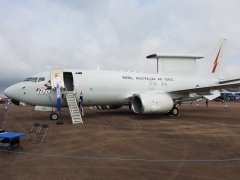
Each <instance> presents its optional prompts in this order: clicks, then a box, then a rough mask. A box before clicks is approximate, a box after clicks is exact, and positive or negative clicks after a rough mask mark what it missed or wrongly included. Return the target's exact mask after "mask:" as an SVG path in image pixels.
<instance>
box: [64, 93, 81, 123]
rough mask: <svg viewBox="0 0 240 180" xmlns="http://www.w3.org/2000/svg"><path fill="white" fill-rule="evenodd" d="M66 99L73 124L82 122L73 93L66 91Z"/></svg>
mask: <svg viewBox="0 0 240 180" xmlns="http://www.w3.org/2000/svg"><path fill="white" fill-rule="evenodd" d="M66 99H67V103H68V107H69V111H70V114H71V118H72V123H73V124H79V123H83V120H82V116H81V113H80V111H79V108H78V104H77V100H76V97H75V95H74V93H71V92H67V93H66Z"/></svg>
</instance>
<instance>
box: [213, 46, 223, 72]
mask: <svg viewBox="0 0 240 180" xmlns="http://www.w3.org/2000/svg"><path fill="white" fill-rule="evenodd" d="M221 48H222V46H221V47H220V49H219V51H218V54H217V57H216V59H215V61H214V66H213V68H212V73H215V71H216V69H217V65H218V57H219V54H220V51H221Z"/></svg>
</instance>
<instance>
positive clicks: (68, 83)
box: [63, 72, 74, 91]
mask: <svg viewBox="0 0 240 180" xmlns="http://www.w3.org/2000/svg"><path fill="white" fill-rule="evenodd" d="M63 80H64V84H65V90H66V91H74V83H73V74H72V72H63Z"/></svg>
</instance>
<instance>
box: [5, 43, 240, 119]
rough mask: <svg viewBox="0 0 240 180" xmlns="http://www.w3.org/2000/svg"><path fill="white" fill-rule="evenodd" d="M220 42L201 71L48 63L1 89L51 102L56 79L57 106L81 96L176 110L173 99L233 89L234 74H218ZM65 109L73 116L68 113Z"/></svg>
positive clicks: (19, 98) (93, 101)
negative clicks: (223, 76)
mask: <svg viewBox="0 0 240 180" xmlns="http://www.w3.org/2000/svg"><path fill="white" fill-rule="evenodd" d="M223 42H224V40H222V41H221V42H220V43H219V44H218V46H217V50H216V52H215V54H214V57H213V58H212V60H211V63H212V64H211V68H210V70H209V73H208V75H207V76H206V77H200V76H196V75H191V76H189V75H186V74H178V73H176V74H149V73H135V72H120V71H106V70H73V69H53V70H52V71H51V72H42V73H39V74H35V75H32V76H30V77H28V78H27V79H25V81H23V82H20V83H18V84H15V85H13V86H10V87H8V88H7V89H6V90H5V91H4V94H5V95H6V96H7V97H9V98H11V99H12V102H13V103H15V104H19V103H20V102H24V103H26V104H29V105H33V106H47V107H56V101H57V93H56V87H57V84H58V85H60V89H61V96H60V99H61V106H62V107H64V106H65V107H66V106H69V107H72V106H76V105H77V103H78V102H79V99H81V100H83V102H82V103H81V105H82V106H98V107H100V108H101V107H108V108H114V107H121V106H122V105H131V108H132V110H133V112H134V113H137V114H141V113H172V114H173V115H178V113H179V111H178V108H177V107H176V105H177V104H178V103H182V102H186V101H192V100H196V99H199V98H202V97H205V98H208V99H214V98H216V97H218V96H219V95H220V92H221V90H222V89H228V88H229V89H231V88H232V89H233V88H237V89H239V86H240V79H233V80H223V79H219V76H218V75H219V66H220V62H221V59H222V58H221V57H222V56H221V53H222V50H223V48H222V46H223ZM148 58H157V60H158V58H163V59H165V60H167V59H174V60H178V59H185V60H186V59H187V60H191V59H194V60H196V59H200V58H202V57H201V56H194V55H166V54H165V55H151V56H148ZM171 62H177V61H171ZM186 62H187V61H186ZM172 65H173V66H171V63H170V66H169V67H171V68H173V67H174V68H173V69H174V71H178V70H179V69H181V68H183V67H180V66H179V64H177V66H174V64H172ZM71 102H73V104H72V103H71ZM74 103H75V105H74ZM77 110H78V109H77ZM72 111H74V109H72ZM70 112H71V108H70ZM71 115H72V116H74V113H72V114H71ZM51 118H52V119H57V118H58V115H57V114H56V113H52V114H51Z"/></svg>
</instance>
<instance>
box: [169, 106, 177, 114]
mask: <svg viewBox="0 0 240 180" xmlns="http://www.w3.org/2000/svg"><path fill="white" fill-rule="evenodd" d="M178 113H179V110H178V108H177V107H175V106H174V107H173V108H172V110H171V114H172V115H174V116H178Z"/></svg>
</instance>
